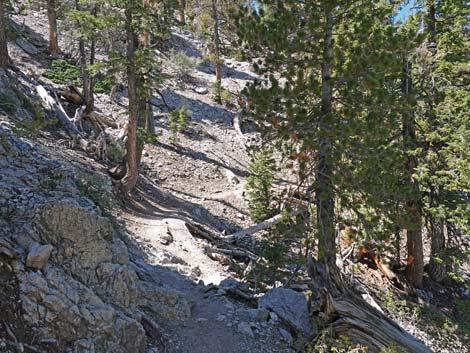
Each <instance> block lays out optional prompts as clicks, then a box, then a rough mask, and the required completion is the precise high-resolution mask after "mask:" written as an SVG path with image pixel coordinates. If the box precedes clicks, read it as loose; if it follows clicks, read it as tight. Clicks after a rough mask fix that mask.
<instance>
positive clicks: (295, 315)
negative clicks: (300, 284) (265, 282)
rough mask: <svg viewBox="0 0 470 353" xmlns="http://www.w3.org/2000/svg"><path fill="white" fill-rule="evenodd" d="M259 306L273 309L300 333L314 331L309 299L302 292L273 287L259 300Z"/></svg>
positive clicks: (307, 333)
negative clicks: (310, 316)
mask: <svg viewBox="0 0 470 353" xmlns="http://www.w3.org/2000/svg"><path fill="white" fill-rule="evenodd" d="M258 307H259V308H265V309H268V310H271V311H273V312H274V313H276V314H277V315H278V316H279V318H280V319H281V320H282V321H284V323H286V324H287V325H288V326H289V327H290V328H292V329H293V330H295V331H297V332H298V333H301V334H304V335H309V334H311V333H312V330H313V325H312V323H311V322H310V319H309V315H308V305H307V300H306V299H305V296H304V295H303V294H302V293H299V292H296V291H293V290H292V289H287V288H273V289H271V290H269V291H268V292H267V293H266V294H265V295H264V296H263V297H261V298H260V299H259V300H258Z"/></svg>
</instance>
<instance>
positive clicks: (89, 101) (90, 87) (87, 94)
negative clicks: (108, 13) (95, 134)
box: [75, 0, 96, 115]
mask: <svg viewBox="0 0 470 353" xmlns="http://www.w3.org/2000/svg"><path fill="white" fill-rule="evenodd" d="M75 8H76V9H77V10H80V5H79V2H78V0H75ZM91 13H92V14H93V15H96V7H95V8H93V10H92V12H91ZM77 25H78V26H80V24H79V23H77ZM78 47H79V52H80V70H81V73H82V81H83V100H84V101H85V111H84V114H85V115H88V114H90V113H91V112H92V111H93V109H94V106H95V99H94V92H93V91H94V77H92V76H91V75H90V70H89V69H88V60H87V53H86V43H85V39H83V37H80V39H79V41H78ZM94 62H95V39H94V38H93V39H92V40H91V43H90V65H93V64H94Z"/></svg>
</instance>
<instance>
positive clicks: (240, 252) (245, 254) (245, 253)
mask: <svg viewBox="0 0 470 353" xmlns="http://www.w3.org/2000/svg"><path fill="white" fill-rule="evenodd" d="M206 252H211V253H218V254H223V255H230V256H238V257H246V258H249V259H251V260H254V261H258V260H259V259H260V257H259V256H258V255H256V254H253V253H252V252H250V251H248V250H241V249H221V248H212V247H206Z"/></svg>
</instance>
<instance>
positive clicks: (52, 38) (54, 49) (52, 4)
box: [47, 0, 60, 54]
mask: <svg viewBox="0 0 470 353" xmlns="http://www.w3.org/2000/svg"><path fill="white" fill-rule="evenodd" d="M56 11H57V9H56V0H47V18H48V21H49V49H50V51H51V53H52V54H57V53H59V51H60V49H59V42H58V39H57V12H56Z"/></svg>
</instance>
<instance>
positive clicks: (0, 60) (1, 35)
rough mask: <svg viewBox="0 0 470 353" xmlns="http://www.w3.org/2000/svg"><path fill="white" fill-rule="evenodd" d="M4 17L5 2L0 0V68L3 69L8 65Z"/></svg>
mask: <svg viewBox="0 0 470 353" xmlns="http://www.w3.org/2000/svg"><path fill="white" fill-rule="evenodd" d="M5 29H6V17H5V4H4V2H3V0H0V68H1V69H5V68H6V67H7V66H8V47H7V36H6V31H5Z"/></svg>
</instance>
